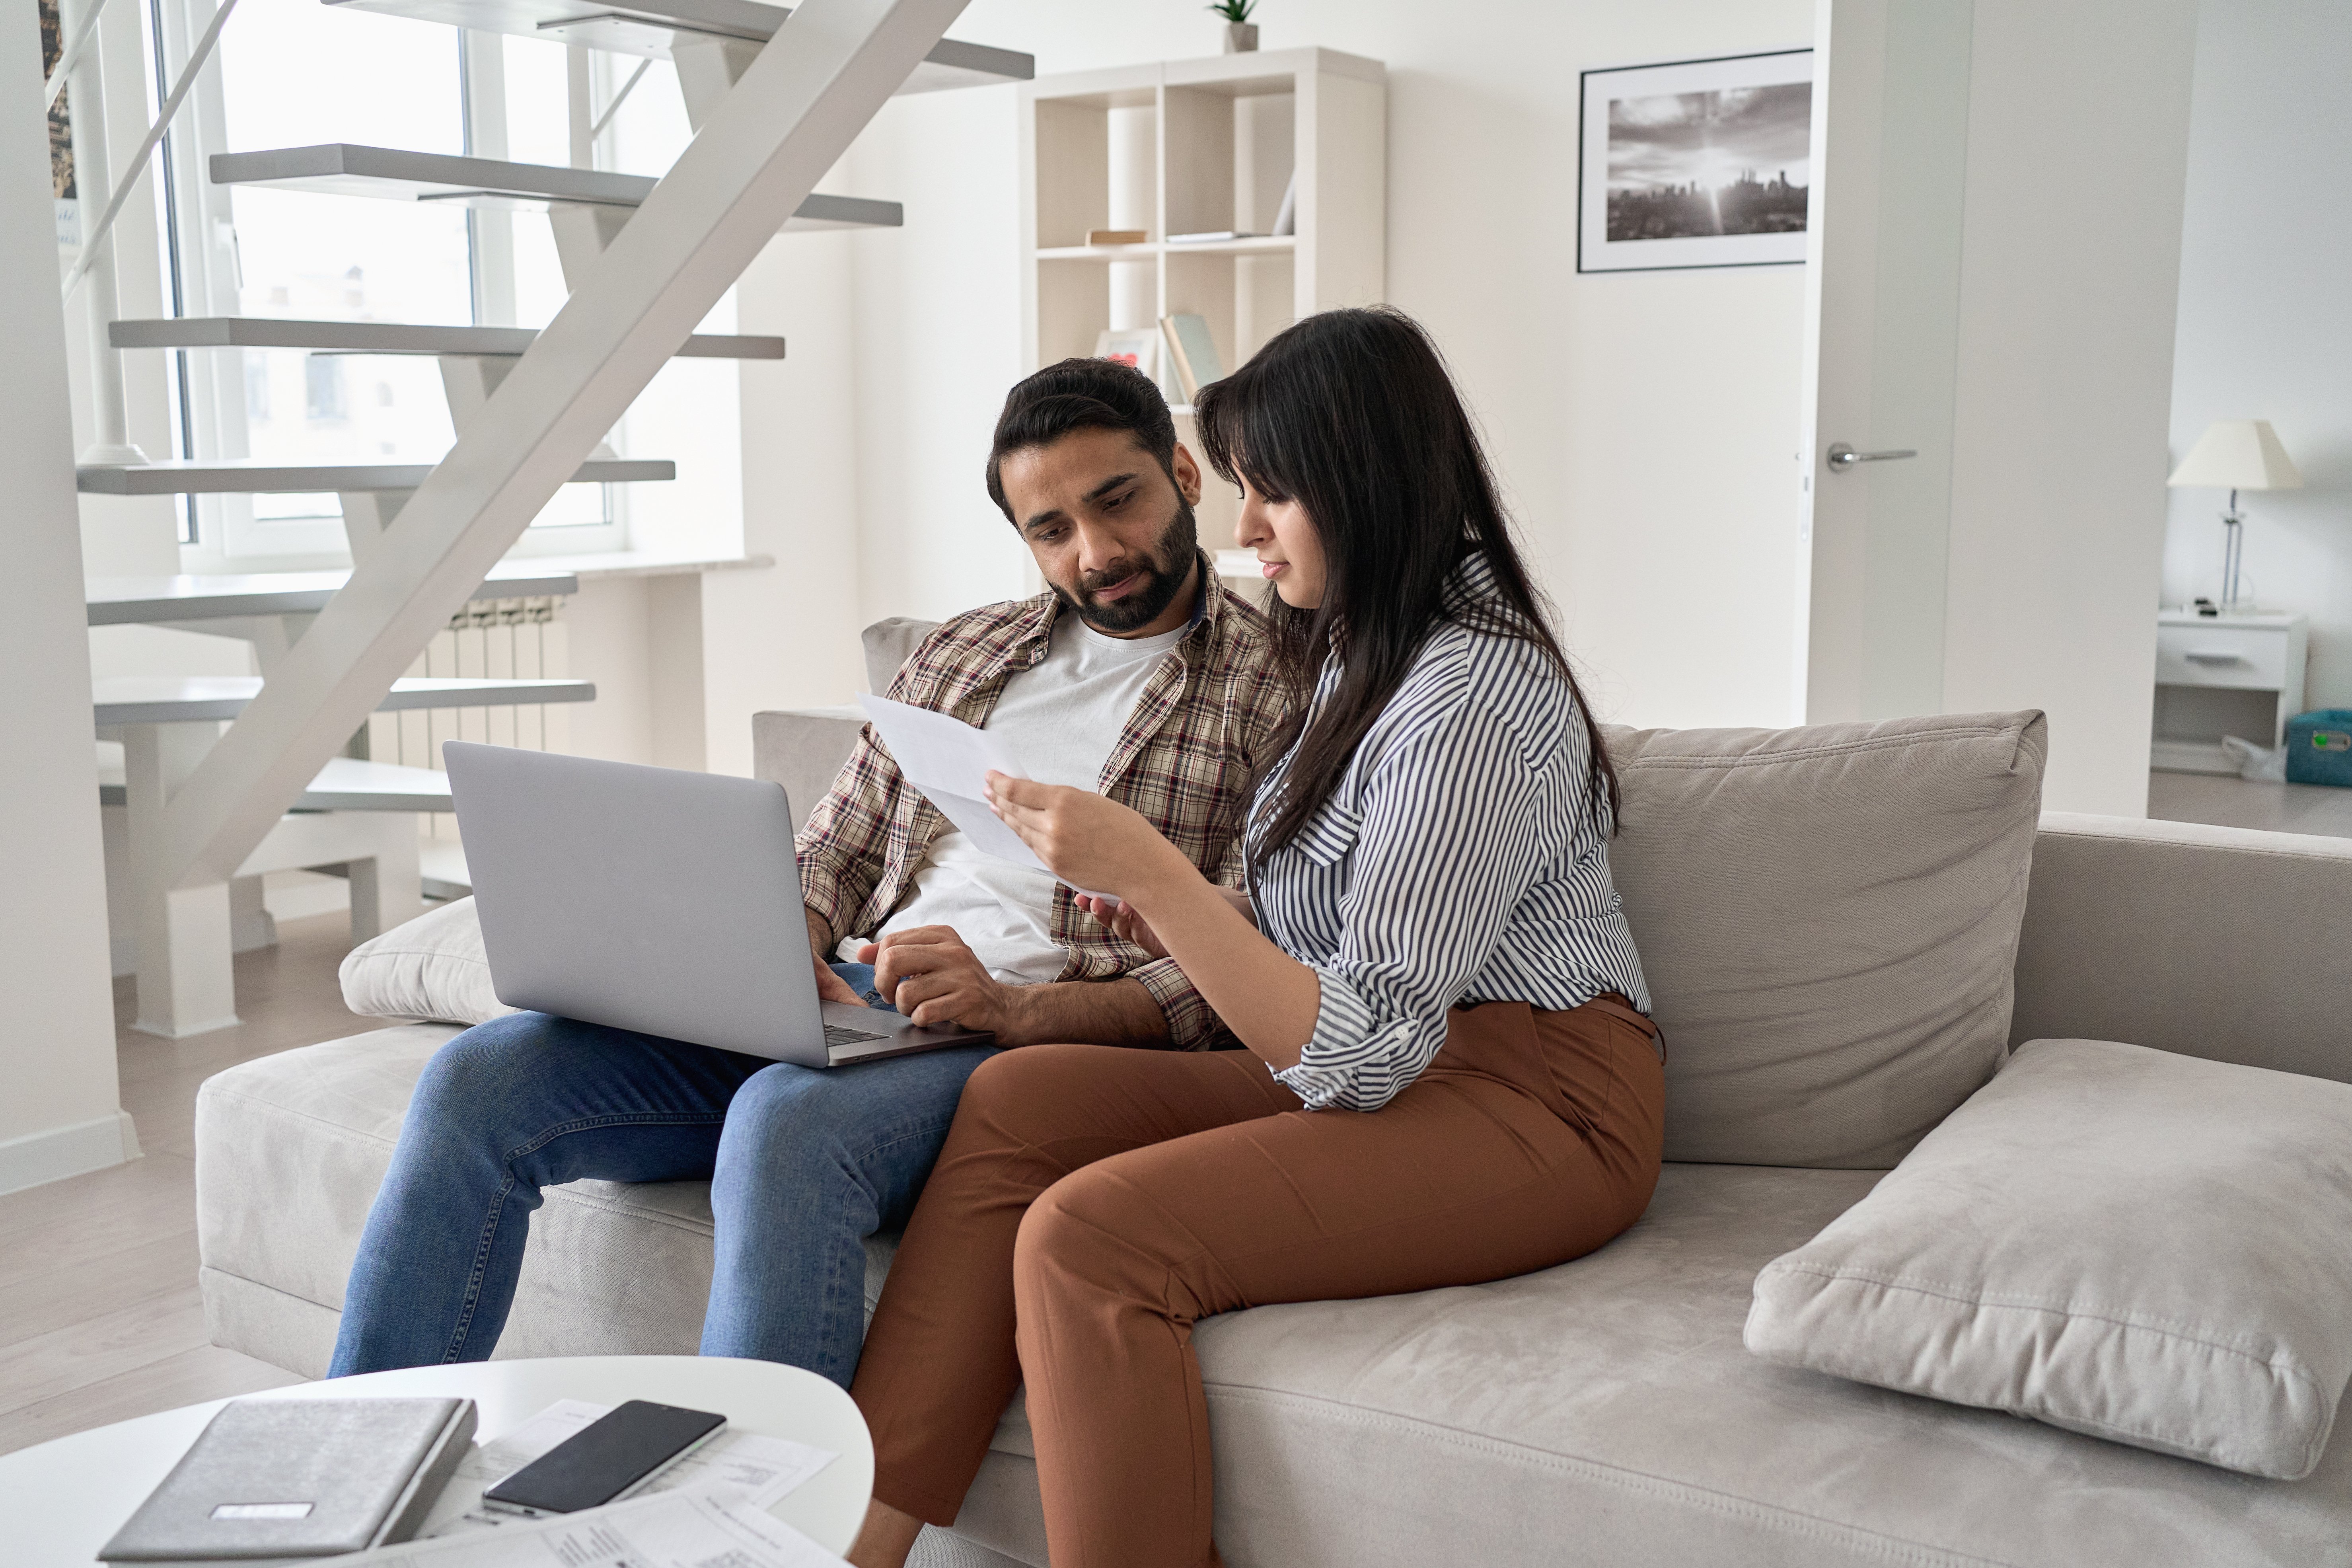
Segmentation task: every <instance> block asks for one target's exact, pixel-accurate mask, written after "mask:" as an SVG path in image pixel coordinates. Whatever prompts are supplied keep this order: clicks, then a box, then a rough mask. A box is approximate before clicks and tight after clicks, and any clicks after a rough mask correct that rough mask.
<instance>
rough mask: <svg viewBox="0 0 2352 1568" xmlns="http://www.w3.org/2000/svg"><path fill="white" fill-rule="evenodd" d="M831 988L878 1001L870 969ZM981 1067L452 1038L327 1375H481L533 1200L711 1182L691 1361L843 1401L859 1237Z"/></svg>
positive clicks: (905, 1185)
mask: <svg viewBox="0 0 2352 1568" xmlns="http://www.w3.org/2000/svg"><path fill="white" fill-rule="evenodd" d="M833 967H834V972H835V973H837V974H839V975H840V976H841V977H842V978H843V979H844V980H846V981H847V982H848V983H849V984H850V987H851V988H852V989H853V990H856V991H857V992H858V993H860V994H863V995H865V996H866V998H867V999H868V1000H869V1002H878V1001H879V1000H880V998H879V997H878V996H877V995H876V994H875V992H874V989H873V985H874V973H873V971H872V969H871V968H869V967H868V966H866V965H865V964H848V963H836V964H835V965H834V966H833ZM993 1054H994V1052H993V1051H992V1049H991V1048H990V1047H986V1046H960V1047H954V1048H952V1049H949V1050H939V1051H925V1052H921V1053H919V1054H918V1055H915V1056H910V1057H894V1058H888V1059H887V1060H884V1061H878V1062H864V1063H860V1064H858V1065H856V1066H854V1067H843V1068H829V1069H826V1070H824V1071H817V1070H813V1069H811V1068H803V1067H795V1066H793V1064H792V1063H789V1062H772V1061H769V1060H767V1059H765V1058H761V1057H747V1056H739V1055H737V1054H735V1053H734V1052H731V1051H719V1050H713V1049H711V1048H709V1047H705V1046H690V1045H686V1044H683V1043H682V1042H679V1041H677V1040H666V1039H661V1038H659V1037H655V1036H652V1035H640V1034H635V1033H632V1032H631V1031H629V1030H626V1029H610V1028H606V1027H604V1026H602V1025H598V1024H583V1023H581V1022H578V1021H577V1020H575V1019H570V1018H556V1017H551V1016H548V1015H547V1014H544V1013H517V1014H513V1015H511V1016H507V1017H504V1018H498V1019H494V1020H492V1021H491V1022H489V1023H487V1024H483V1025H480V1026H477V1027H475V1028H471V1029H468V1030H467V1031H466V1032H465V1033H464V1034H462V1035H459V1036H458V1037H457V1038H455V1039H453V1040H451V1041H450V1042H449V1043H448V1044H447V1045H445V1046H443V1047H441V1049H440V1050H439V1051H437V1052H436V1053H435V1055H434V1058H433V1059H432V1060H431V1061H430V1062H428V1063H427V1064H425V1074H424V1076H423V1077H422V1078H420V1079H418V1080H417V1084H416V1092H415V1097H414V1098H413V1099H412V1100H410V1102H409V1107H408V1118H407V1120H406V1121H404V1122H403V1123H402V1125H401V1130H400V1142H399V1145H398V1147H396V1148H395V1149H394V1151H393V1156H392V1168H391V1170H389V1171H387V1172H386V1173H384V1178H383V1187H382V1189H381V1190H380V1191H378V1193H377V1194H376V1200H375V1207H374V1208H373V1210H371V1211H370V1212H369V1215H368V1222H367V1229H366V1231H365V1232H364V1233H363V1234H362V1236H361V1237H360V1250H359V1257H358V1258H356V1259H355V1260H354V1261H353V1263H352V1276H351V1283H350V1286H349V1288H348V1289H346V1291H345V1293H344V1301H343V1321H342V1330H341V1333H340V1334H338V1336H337V1337H336V1340H335V1356H334V1362H333V1363H332V1365H331V1367H330V1368H329V1370H328V1375H329V1376H331V1377H341V1376H343V1375H345V1374H347V1373H358V1372H378V1371H383V1370H385V1369H387V1368H391V1367H403V1366H426V1365H431V1364H433V1363H441V1362H459V1361H487V1360H488V1359H489V1354H490V1351H491V1349H492V1348H493V1347H494V1346H496V1345H497V1343H498V1341H499V1331H500V1330H501V1329H503V1328H504V1327H505V1326H506V1317H507V1310H508V1308H509V1307H510V1306H511V1305H512V1304H513V1302H514V1291H515V1278H516V1276H517V1275H518V1274H519V1273H520V1271H521V1268H522V1251H523V1242H524V1239H525V1237H526V1236H527V1234H528V1232H529V1229H530V1215H531V1211H532V1210H533V1209H536V1208H537V1207H539V1205H540V1203H541V1194H542V1191H543V1189H545V1188H548V1187H551V1186H558V1185H561V1184H563V1183H566V1182H577V1181H586V1180H602V1181H612V1182H686V1181H699V1180H703V1179H706V1178H707V1179H708V1180H709V1183H710V1207H711V1213H712V1215H713V1216H714V1217H715V1219H716V1220H717V1222H718V1234H717V1237H716V1242H715V1247H716V1253H717V1256H716V1258H715V1261H714V1267H713V1268H712V1270H711V1279H710V1305H709V1310H707V1311H706V1313H705V1314H704V1317H703V1321H702V1353H703V1354H705V1355H727V1356H749V1357H754V1358H757V1359H759V1360H761V1361H777V1362H785V1363H790V1364H792V1365H793V1366H801V1367H806V1368H807V1369H809V1370H810V1371H812V1372H815V1373H822V1374H823V1375H824V1376H826V1377H829V1378H831V1379H833V1380H834V1381H835V1383H837V1384H841V1385H842V1386H843V1387H844V1388H846V1387H848V1386H849V1380H850V1377H851V1375H852V1374H853V1373H856V1370H857V1353H858V1350H859V1347H860V1345H861V1344H862V1342H864V1340H865V1337H866V1249H865V1247H864V1245H863V1243H864V1241H865V1238H866V1237H869V1236H871V1235H873V1234H874V1233H875V1232H876V1231H877V1230H879V1229H881V1228H883V1227H884V1226H900V1225H904V1224H905V1223H906V1220H907V1215H908V1214H909V1213H911V1212H912V1211H913V1209H914V1206H915V1198H916V1196H917V1194H919V1193H920V1192H921V1191H922V1187H923V1182H924V1180H925V1179H926V1178H927V1177H928V1176H929V1174H930V1172H931V1164H932V1162H934V1161H935V1160H937V1159H938V1158H939V1153H940V1144H941V1143H943V1142H946V1140H947V1134H948V1124H949V1123H950V1121H953V1120H954V1119H955V1109H956V1100H958V1098H959V1097H960V1096H961V1094H962V1093H963V1081H964V1079H967V1078H969V1077H971V1072H972V1069H973V1068H977V1067H978V1066H980V1064H981V1063H982V1061H984V1060H986V1059H987V1058H989V1057H990V1056H992V1055H993ZM619 1284H620V1282H619V1281H617V1280H616V1281H614V1286H615V1289H617V1288H618V1286H619Z"/></svg>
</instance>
